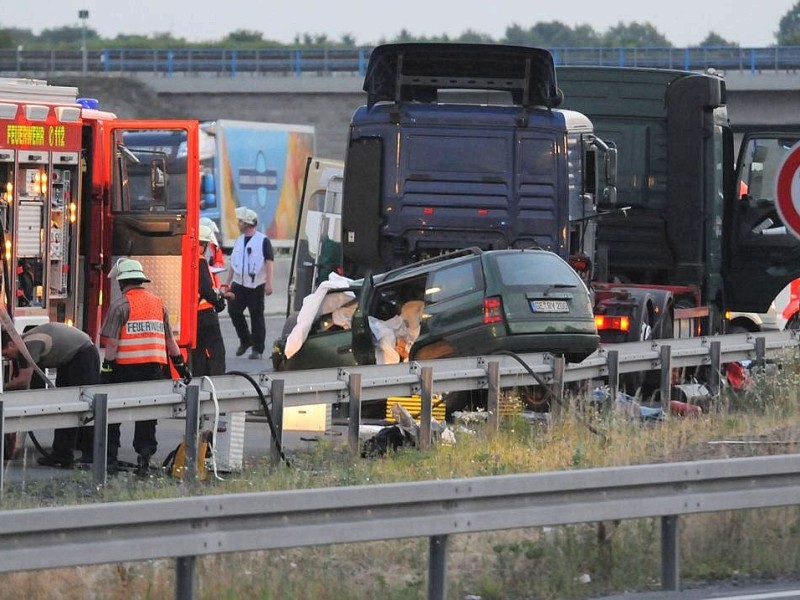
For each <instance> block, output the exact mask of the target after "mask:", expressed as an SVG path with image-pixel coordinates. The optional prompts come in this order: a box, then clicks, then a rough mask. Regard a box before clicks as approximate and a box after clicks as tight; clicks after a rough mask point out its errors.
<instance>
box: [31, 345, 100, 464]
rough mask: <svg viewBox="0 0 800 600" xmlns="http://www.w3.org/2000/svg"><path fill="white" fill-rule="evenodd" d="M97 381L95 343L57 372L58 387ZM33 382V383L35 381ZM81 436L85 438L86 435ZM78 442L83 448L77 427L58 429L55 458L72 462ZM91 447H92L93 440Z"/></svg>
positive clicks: (54, 438)
mask: <svg viewBox="0 0 800 600" xmlns="http://www.w3.org/2000/svg"><path fill="white" fill-rule="evenodd" d="M34 379H37V380H39V381H41V378H39V377H38V376H35V377H34ZM95 383H100V355H99V354H98V353H97V348H95V346H94V344H89V345H87V346H85V347H83V348H81V349H80V350H78V352H77V353H76V354H75V356H73V357H72V359H71V360H70V361H68V362H66V363H64V364H63V365H59V366H58V371H57V373H56V387H57V388H62V387H70V386H76V385H92V384H95ZM31 384H33V381H32V382H31ZM87 429H88V428H86V427H82V428H81V429H80V431H81V434H84V432H86V430H87ZM81 437H82V438H84V437H85V435H82V436H81ZM90 440H91V438H90ZM76 444H78V448H81V443H79V442H78V428H77V427H68V428H66V429H56V430H55V433H54V434H53V450H52V454H53V458H55V459H57V460H60V461H64V462H71V461H72V458H73V457H72V451H73V449H75V447H76ZM89 448H91V441H90V445H89Z"/></svg>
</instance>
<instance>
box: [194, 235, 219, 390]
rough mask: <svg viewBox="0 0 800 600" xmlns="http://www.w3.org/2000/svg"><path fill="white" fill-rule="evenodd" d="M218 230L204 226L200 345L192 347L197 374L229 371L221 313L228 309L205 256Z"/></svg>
mask: <svg viewBox="0 0 800 600" xmlns="http://www.w3.org/2000/svg"><path fill="white" fill-rule="evenodd" d="M213 235H214V233H213V231H212V230H211V228H210V227H208V226H206V225H200V229H199V233H198V240H199V241H200V269H199V270H200V287H199V290H200V294H199V297H200V299H199V302H198V303H197V346H196V347H195V348H194V350H192V354H191V365H192V373H193V374H194V375H195V377H200V376H203V375H224V374H225V340H223V339H222V331H221V330H220V327H219V317H218V316H217V313H219V312H222V311H223V310H225V299H224V298H223V297H222V294H221V293H220V292H219V283H218V281H217V276H216V274H215V273H212V272H211V268H210V267H209V264H208V261H207V260H206V258H205V253H206V250H207V249H208V245H209V243H210V242H211V241H212V237H213Z"/></svg>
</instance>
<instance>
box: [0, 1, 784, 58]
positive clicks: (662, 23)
mask: <svg viewBox="0 0 800 600" xmlns="http://www.w3.org/2000/svg"><path fill="white" fill-rule="evenodd" d="M7 2H10V0H7ZM795 3H796V0H760V1H758V2H745V0H670V1H668V2H654V1H651V0H645V1H642V0H639V1H631V0H602V1H598V0H572V1H569V0H561V1H555V2H544V1H542V0H539V1H538V2H531V1H530V0H527V1H526V0H400V1H399V2H390V1H387V0H377V1H373V2H364V1H362V0H338V1H331V0H325V1H322V0H316V1H314V0H272V1H268V0H134V1H132V0H112V1H109V0H58V1H54V0H27V1H24V2H15V3H14V4H13V9H12V10H6V11H4V14H3V15H2V16H0V27H19V28H23V29H31V30H33V32H34V33H36V34H38V33H40V32H41V31H42V29H51V28H55V27H61V26H64V25H69V26H80V25H81V21H80V19H79V18H78V11H79V10H88V11H89V18H88V19H87V20H86V23H85V24H86V26H87V27H90V28H92V29H94V30H95V31H97V32H98V33H99V34H100V35H101V36H102V37H107V38H113V37H116V35H117V34H120V33H125V34H142V35H147V34H152V33H157V32H167V31H168V32H171V33H172V34H173V36H175V37H182V38H185V39H186V40H188V41H191V42H201V41H215V40H220V39H222V38H223V37H225V36H226V35H227V34H228V33H230V32H232V31H236V30H239V29H245V30H248V31H258V32H260V33H262V34H263V37H264V39H269V40H274V41H278V42H281V43H286V44H291V43H292V42H293V41H294V38H295V36H296V35H297V34H301V35H302V34H306V33H308V34H311V35H320V34H325V35H327V37H328V38H329V39H331V40H339V39H340V38H341V37H342V36H343V35H348V34H349V35H351V36H353V37H354V38H355V40H356V43H357V44H359V45H373V44H376V43H378V42H380V41H381V40H390V39H392V38H394V37H396V36H397V34H398V33H400V31H402V30H403V29H405V30H407V31H408V32H409V33H411V34H412V35H415V36H435V35H442V34H445V33H446V34H448V35H449V36H450V37H456V36H458V35H460V34H461V33H463V32H465V31H467V30H472V31H476V32H478V33H484V34H487V35H489V36H491V37H492V38H493V39H496V40H499V39H500V38H502V37H503V36H504V34H505V31H506V28H507V27H508V26H510V25H514V24H516V25H519V26H521V27H523V28H528V27H531V26H532V25H534V24H535V23H537V22H549V21H560V22H562V23H564V24H566V25H568V26H570V27H574V26H576V25H583V24H588V25H591V27H592V28H594V30H595V31H597V32H598V33H603V32H605V31H606V30H607V29H608V28H609V27H612V26H614V25H616V24H618V23H620V22H623V23H626V24H627V23H631V22H638V23H648V22H649V23H650V24H652V25H654V26H655V27H656V29H658V31H660V32H661V33H662V34H663V35H664V36H665V37H666V38H667V39H668V40H669V41H670V42H671V43H672V44H673V45H674V46H676V47H685V46H691V45H696V44H698V43H699V42H700V41H702V40H703V39H704V38H705V37H706V35H707V34H708V32H709V31H714V32H716V33H717V34H719V35H721V36H722V37H723V38H725V39H726V40H730V41H733V42H737V43H738V44H739V45H740V46H743V47H763V46H769V45H771V44H774V43H775V35H774V34H775V32H776V31H777V30H778V23H779V22H780V19H781V17H783V16H784V15H785V14H786V13H787V12H788V11H789V10H790V9H791V8H792V6H793V5H794V4H795ZM7 8H10V7H7Z"/></svg>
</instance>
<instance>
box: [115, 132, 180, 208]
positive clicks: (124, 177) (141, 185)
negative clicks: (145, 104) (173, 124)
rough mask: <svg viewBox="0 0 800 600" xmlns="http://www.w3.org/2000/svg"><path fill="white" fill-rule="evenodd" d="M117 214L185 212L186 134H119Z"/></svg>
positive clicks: (117, 140)
mask: <svg viewBox="0 0 800 600" xmlns="http://www.w3.org/2000/svg"><path fill="white" fill-rule="evenodd" d="M116 135H117V139H116V143H117V169H118V178H117V181H118V182H119V186H120V192H121V193H120V194H116V195H115V197H114V209H115V211H117V212H186V198H187V195H186V182H187V173H186V132H185V131H179V130H163V131H160V130H155V131H120V132H117V134H116Z"/></svg>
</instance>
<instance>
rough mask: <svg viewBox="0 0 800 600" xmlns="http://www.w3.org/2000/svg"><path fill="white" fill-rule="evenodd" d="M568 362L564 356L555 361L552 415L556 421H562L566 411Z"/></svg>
mask: <svg viewBox="0 0 800 600" xmlns="http://www.w3.org/2000/svg"><path fill="white" fill-rule="evenodd" d="M566 367H567V361H566V360H565V359H564V357H563V356H556V357H555V360H553V390H552V391H553V402H552V403H551V404H550V414H551V415H552V418H553V419H554V420H557V419H560V418H561V416H562V412H563V409H564V370H565V369H566Z"/></svg>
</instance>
